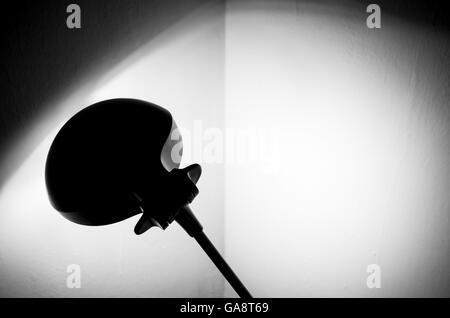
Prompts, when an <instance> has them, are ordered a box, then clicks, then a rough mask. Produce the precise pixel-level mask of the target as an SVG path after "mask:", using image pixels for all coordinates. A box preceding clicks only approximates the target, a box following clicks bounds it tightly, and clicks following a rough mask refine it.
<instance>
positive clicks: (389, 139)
mask: <svg viewBox="0 0 450 318" xmlns="http://www.w3.org/2000/svg"><path fill="white" fill-rule="evenodd" d="M365 9H366V8H365V6H363V5H360V4H359V5H358V4H355V5H354V6H353V7H346V6H345V5H342V6H338V5H335V6H333V5H315V4H314V3H313V2H310V3H308V2H303V1H279V2H275V1H272V2H263V1H258V2H256V1H251V2H250V1H244V2H242V1H228V2H227V11H226V29H225V31H226V37H225V46H226V54H225V57H226V98H227V100H226V107H225V108H226V126H227V127H235V128H236V129H238V128H242V129H244V128H249V127H252V128H254V130H255V131H268V130H272V133H271V134H269V136H270V135H271V136H275V137H274V141H271V140H270V139H269V138H268V137H267V136H266V137H263V138H264V140H265V141H264V142H263V145H264V147H265V148H267V149H263V148H261V149H262V150H264V151H265V154H264V155H263V156H262V157H260V158H259V159H258V158H257V159H258V160H253V161H251V162H250V163H248V161H247V162H245V161H244V162H242V163H240V164H236V163H233V164H228V165H227V167H226V187H225V197H226V210H225V211H226V212H225V216H226V241H225V245H226V253H227V257H228V258H229V259H230V261H231V262H232V263H233V264H235V266H236V271H237V272H238V273H239V274H240V275H241V276H242V277H243V278H245V279H244V281H245V282H246V283H248V288H249V289H250V290H251V291H252V292H253V293H254V294H255V295H258V296H262V297H271V296H275V297H279V296H285V297H302V296H307V297H308V296H338V297H345V296H368V297H372V296H374V297H377V296H438V295H440V296H443V295H444V296H445V295H448V293H449V292H450V287H449V285H448V282H449V281H450V272H449V271H448V265H449V260H450V255H449V253H450V241H449V235H448V233H449V231H448V230H449V227H450V224H449V215H450V211H449V202H450V200H449V196H448V189H449V181H450V172H449V168H448V167H449V164H450V162H449V156H448V154H449V143H448V138H449V135H448V131H449V130H448V127H449V123H448V98H446V94H447V92H448V77H447V76H448V75H446V71H445V69H444V70H441V69H440V65H442V63H444V62H446V60H445V58H446V57H445V54H444V53H445V52H444V51H442V49H441V51H439V50H438V49H436V48H440V45H441V43H442V41H446V40H444V38H443V37H440V36H437V35H436V32H432V31H433V30H429V29H425V28H424V29H419V28H417V27H415V26H414V25H409V24H405V23H401V22H400V21H397V20H395V19H394V18H392V17H390V16H389V15H383V11H382V28H381V29H380V30H369V29H368V28H366V26H365V21H366V17H367V16H368V14H367V13H366V11H365ZM444 47H445V46H444ZM435 52H436V53H435ZM276 132H279V133H280V134H281V135H280V136H278V135H277V134H276ZM283 133H284V135H283ZM261 134H262V133H260V135H261ZM256 142H257V140H255V143H256ZM261 149H260V150H261ZM263 159H264V161H261V160H263ZM277 165H278V169H274V167H276V166H277ZM369 264H378V265H379V266H380V267H381V288H380V289H369V288H367V286H366V278H367V277H368V275H369V274H368V273H366V268H367V266H368V265H369Z"/></svg>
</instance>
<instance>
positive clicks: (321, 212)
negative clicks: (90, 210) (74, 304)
mask: <svg viewBox="0 0 450 318" xmlns="http://www.w3.org/2000/svg"><path fill="white" fill-rule="evenodd" d="M71 2H72V1H54V2H45V3H40V2H36V1H20V2H17V1H16V2H12V1H11V2H9V3H6V4H5V6H4V10H5V12H8V14H5V18H4V19H2V21H1V28H0V32H1V33H2V39H4V40H3V45H2V50H1V51H0V83H1V87H2V94H1V96H0V103H1V107H0V296H3V297H29V296H31V297H43V296H44V297H61V296H63V297H95V296H100V297H109V296H111V297H221V296H224V295H225V296H234V295H235V294H234V292H233V291H232V290H231V289H230V288H229V286H228V285H227V284H226V283H225V282H224V280H223V279H222V278H221V276H220V274H219V272H218V271H217V270H216V269H215V268H214V267H213V265H212V263H211V262H210V261H209V260H208V258H207V257H206V256H205V255H204V254H203V252H202V251H201V249H200V248H199V247H198V246H197V245H196V243H195V241H194V240H191V239H189V238H188V237H187V235H186V234H185V233H184V232H183V231H182V230H181V229H180V228H179V227H178V225H173V226H171V227H169V228H168V229H167V230H166V231H165V232H163V231H159V230H157V229H152V230H150V231H149V232H148V233H146V234H145V235H144V236H140V237H138V236H136V235H135V234H134V233H133V231H132V230H133V227H134V225H135V223H136V222H137V217H134V218H131V219H129V220H126V221H124V222H121V223H119V224H115V225H111V226H105V227H99V228H91V227H83V226H79V225H76V224H72V223H70V222H68V221H67V220H65V219H64V218H62V217H61V216H60V215H58V213H57V212H56V211H55V210H54V209H53V208H52V207H51V206H50V204H49V202H48V199H47V194H46V190H45V184H44V163H45V157H46V154H47V151H48V148H49V146H50V143H51V141H52V139H53V137H54V136H55V134H56V133H57V131H58V128H59V127H61V125H62V124H63V123H64V122H65V121H66V120H67V119H68V118H70V117H71V116H72V115H73V114H75V113H76V112H77V111H78V110H80V109H82V108H83V107H85V106H87V105H89V104H91V103H94V102H96V101H99V100H102V99H107V98H114V97H134V98H140V99H145V100H148V101H151V102H154V103H157V104H160V105H162V106H164V107H166V108H167V109H169V110H170V111H171V112H172V114H173V115H174V117H175V120H176V122H177V124H178V125H179V126H180V127H181V128H183V129H184V134H183V137H184V141H185V152H184V157H183V161H182V166H186V165H188V164H190V163H192V162H198V163H200V164H201V165H202V166H203V175H202V177H201V179H200V182H199V189H200V194H199V196H198V197H197V198H196V200H195V201H194V203H193V205H192V208H193V210H194V211H195V212H196V214H197V215H198V217H199V219H200V220H201V221H202V223H203V225H204V227H205V230H206V232H207V234H208V235H209V236H210V237H211V239H212V241H214V242H215V243H216V245H217V247H218V249H219V250H221V251H222V252H223V253H224V255H225V258H226V259H227V260H228V261H229V263H230V265H231V266H232V267H233V269H235V271H236V272H237V274H238V275H239V276H240V278H241V279H242V281H243V282H244V283H245V284H246V285H247V287H248V288H249V290H250V291H251V292H252V293H253V294H254V295H255V296H262V297H271V296H286V297H302V296H305V297H310V296H338V297H346V296H354V297H365V296H367V297H380V296H388V297H389V296H405V297H408V296H449V295H450V274H449V272H448V267H449V262H450V240H449V235H448V233H449V229H450V204H449V203H450V200H449V196H448V189H449V188H450V184H449V183H450V170H449V167H450V142H449V140H450V132H449V129H450V105H449V100H450V99H449V97H450V96H449V95H450V90H449V83H450V62H449V61H450V59H449V52H450V42H449V41H448V38H449V37H448V34H449V27H448V22H447V19H446V14H447V13H448V11H446V10H444V8H443V7H442V3H443V1H432V2H425V1H406V0H399V1H384V0H383V1H378V2H377V3H378V4H379V5H380V7H381V10H382V11H381V12H382V13H381V21H382V28H381V29H375V30H372V29H368V28H367V27H366V18H367V16H368V13H367V12H366V7H367V5H368V4H369V3H370V2H369V1H351V0H346V1H339V2H337V1H328V0H321V1H306V0H299V1H293V0H285V1H231V0H230V1H201V0H198V1H195V0H192V1H191V0H189V1H166V0H164V1H140V0H137V1H119V0H108V1H84V0H80V1H76V3H78V4H79V5H80V7H81V9H82V28H81V29H80V30H68V29H67V28H66V25H65V18H66V16H67V14H66V12H65V8H66V6H67V5H68V4H69V3H71ZM218 152H219V153H220V155H218V156H216V155H217V153H218ZM205 154H206V155H205ZM70 264H78V265H80V268H81V288H80V289H70V288H67V286H66V278H67V277H68V275H69V274H68V273H67V271H66V270H67V266H68V265H70ZM371 264H376V265H378V266H379V268H380V270H381V288H379V289H378V288H374V289H369V288H368V287H367V284H366V280H367V277H368V276H369V273H368V272H367V271H366V270H367V267H368V266H369V265H371Z"/></svg>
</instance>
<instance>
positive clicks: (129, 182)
mask: <svg viewBox="0 0 450 318" xmlns="http://www.w3.org/2000/svg"><path fill="white" fill-rule="evenodd" d="M175 134H178V131H177V126H176V124H175V121H174V120H173V118H172V116H171V114H170V113H169V112H168V111H167V110H166V109H164V108H162V107H160V106H157V105H155V104H152V103H149V102H145V101H141V100H136V99H110V100H105V101H101V102H99V103H96V104H93V105H91V106H88V107H86V108H84V109H83V110H81V111H80V112H78V113H77V114H75V115H74V116H73V117H72V118H71V119H69V120H68V121H67V123H65V125H64V126H63V127H62V128H61V130H60V131H59V132H58V134H57V135H56V137H55V139H54V140H53V143H52V145H51V147H50V150H49V153H48V156H47V161H46V167H45V181H46V186H47V191H48V195H49V199H50V202H51V204H52V205H53V207H54V208H55V209H56V210H58V211H59V212H60V213H61V214H62V215H63V216H64V217H65V218H67V219H69V220H70V221H72V222H75V223H78V224H83V225H93V226H96V225H107V224H112V223H116V222H119V221H122V220H124V219H127V218H129V217H131V216H134V215H137V214H140V213H142V216H141V218H140V219H139V221H138V223H137V224H136V226H135V228H134V231H135V233H136V234H142V233H144V232H145V231H146V230H148V229H149V228H151V227H153V226H156V227H160V228H161V229H166V228H167V227H168V226H169V224H171V223H172V222H173V221H176V222H177V223H179V224H180V225H181V226H182V227H183V229H184V230H185V231H186V232H187V233H188V234H189V235H190V236H191V237H193V238H195V240H196V241H197V242H198V243H199V245H200V246H201V247H202V249H203V250H204V251H205V252H206V254H207V255H208V256H209V257H210V259H211V260H212V261H213V263H214V264H215V265H216V266H217V268H218V269H219V270H220V272H221V273H222V274H223V275H224V277H225V278H226V279H227V281H228V282H229V283H230V285H231V286H232V287H233V288H234V290H235V291H236V292H237V294H238V295H239V296H240V297H243V298H250V297H251V295H250V293H249V292H248V290H247V289H246V288H245V286H244V285H243V284H242V283H241V281H240V280H239V278H238V277H237V276H236V274H235V273H234V272H233V270H232V269H231V268H230V267H229V266H228V264H227V263H226V262H225V260H224V259H223V258H222V256H221V255H220V254H219V252H218V251H217V250H216V248H215V247H214V245H213V244H212V243H211V241H210V240H209V239H208V237H207V236H206V235H205V233H204V232H203V227H202V225H201V224H200V222H199V221H198V220H197V218H196V217H195V215H194V214H193V213H192V211H191V209H190V208H189V203H191V202H192V200H193V199H194V198H195V197H196V195H197V194H198V192H199V191H198V189H197V187H196V183H197V181H198V179H199V178H200V175H201V167H200V165H198V164H193V165H190V166H188V167H186V168H184V169H179V163H180V159H181V155H182V141H181V136H180V135H177V137H178V139H177V138H171V135H172V136H173V135H175Z"/></svg>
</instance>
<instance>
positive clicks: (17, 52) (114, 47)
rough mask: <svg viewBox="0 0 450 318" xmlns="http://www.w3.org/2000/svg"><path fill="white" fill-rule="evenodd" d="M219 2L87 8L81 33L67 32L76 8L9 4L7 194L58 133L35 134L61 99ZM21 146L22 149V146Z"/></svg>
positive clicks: (1, 147)
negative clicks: (33, 155)
mask: <svg viewBox="0 0 450 318" xmlns="http://www.w3.org/2000/svg"><path fill="white" fill-rule="evenodd" d="M210 2H220V1H211V0H187V1H170V0H169V1H167V0H136V1H120V0H100V1H87V0H79V1H76V3H77V4H78V5H79V6H80V7H81V21H82V22H81V23H82V25H81V29H73V30H70V29H68V28H67V26H66V18H67V16H68V14H67V13H66V7H67V6H68V5H69V4H70V3H72V2H70V1H40V2H37V1H20V2H17V1H7V2H6V3H3V4H2V10H3V12H5V15H4V17H3V18H2V21H1V28H0V29H1V35H2V49H1V53H0V54H1V57H0V85H1V87H2V94H1V96H0V104H1V107H0V188H1V187H2V185H3V183H4V181H5V180H7V179H8V177H9V176H10V175H11V173H12V172H14V171H15V170H16V168H17V167H18V164H19V163H21V162H22V161H23V160H24V159H25V158H26V157H27V156H28V155H29V154H30V152H31V151H32V150H33V149H34V148H35V147H36V145H37V144H38V143H39V142H40V141H41V140H42V139H43V138H44V137H45V136H46V135H47V134H48V133H49V132H50V131H51V130H52V129H53V128H55V127H50V126H40V127H35V123H36V122H37V121H39V119H40V118H41V117H43V116H46V115H47V114H48V113H49V112H51V115H57V112H58V111H59V110H58V109H57V108H56V109H50V108H49V106H50V105H54V103H52V102H55V101H58V98H62V97H66V96H68V95H69V94H70V93H71V91H75V90H78V91H79V90H80V88H81V87H85V86H87V85H92V84H93V83H92V82H89V81H92V79H94V80H95V78H96V76H97V75H98V74H102V73H104V72H105V71H106V70H108V69H109V68H111V67H114V66H115V65H116V64H117V63H119V62H121V61H122V59H123V58H124V57H126V56H128V55H129V54H130V53H131V52H133V51H134V50H135V49H136V48H138V47H140V46H141V45H142V44H145V43H147V42H148V41H149V40H151V39H152V38H154V37H156V36H157V35H158V34H160V33H161V32H163V31H164V30H166V29H167V28H169V27H170V26H171V25H173V24H174V23H176V22H177V21H179V20H180V19H182V18H183V17H184V16H186V15H188V14H189V13H190V12H192V11H193V10H195V9H196V8H199V7H201V6H202V5H204V4H206V3H210ZM18 141H20V143H19V142H18Z"/></svg>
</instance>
